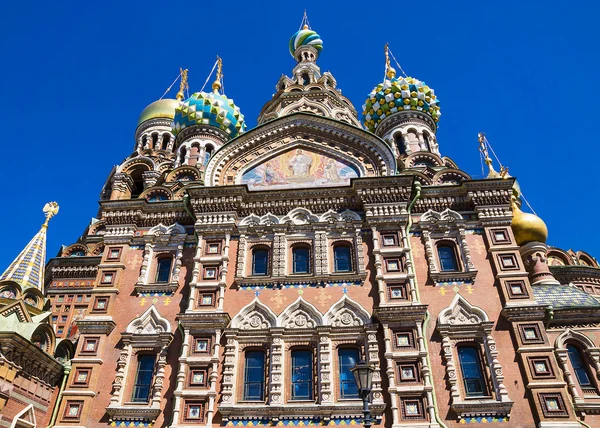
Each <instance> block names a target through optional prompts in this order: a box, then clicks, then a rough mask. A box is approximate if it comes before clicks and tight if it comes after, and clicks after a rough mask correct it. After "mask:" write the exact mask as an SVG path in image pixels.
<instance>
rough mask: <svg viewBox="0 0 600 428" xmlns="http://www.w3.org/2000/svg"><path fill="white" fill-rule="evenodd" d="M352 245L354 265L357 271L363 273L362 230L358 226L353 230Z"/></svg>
mask: <svg viewBox="0 0 600 428" xmlns="http://www.w3.org/2000/svg"><path fill="white" fill-rule="evenodd" d="M354 247H355V248H356V251H355V253H356V266H357V267H358V269H357V271H358V273H365V254H364V251H363V239H362V231H361V229H360V228H359V227H357V228H356V230H355V232H354Z"/></svg>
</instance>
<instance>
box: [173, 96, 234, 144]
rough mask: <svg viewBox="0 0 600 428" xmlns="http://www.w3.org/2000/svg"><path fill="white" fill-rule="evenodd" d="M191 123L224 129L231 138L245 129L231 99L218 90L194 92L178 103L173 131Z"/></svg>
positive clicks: (176, 131)
mask: <svg viewBox="0 0 600 428" xmlns="http://www.w3.org/2000/svg"><path fill="white" fill-rule="evenodd" d="M192 125H210V126H214V127H215V128H219V129H221V130H222V131H225V132H226V133H227V134H229V135H230V136H231V138H235V137H237V136H238V135H239V134H241V133H243V132H244V131H245V130H246V124H245V123H244V115H243V114H242V113H240V109H239V107H237V106H236V105H235V104H234V103H233V100H230V99H229V98H227V97H226V96H225V95H223V94H220V93H218V92H210V93H207V92H196V93H195V94H193V95H192V96H191V97H189V98H188V99H187V100H185V101H182V102H180V103H179V106H178V107H177V108H176V109H175V118H174V119H173V125H172V129H173V133H174V134H177V133H178V132H179V131H181V130H182V129H183V128H185V127H187V126H192Z"/></svg>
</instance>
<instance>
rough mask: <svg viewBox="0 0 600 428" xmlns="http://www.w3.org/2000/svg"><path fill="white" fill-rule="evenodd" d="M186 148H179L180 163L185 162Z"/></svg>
mask: <svg viewBox="0 0 600 428" xmlns="http://www.w3.org/2000/svg"><path fill="white" fill-rule="evenodd" d="M186 151H187V150H186V149H185V147H182V148H181V150H179V165H183V163H184V162H185V154H186Z"/></svg>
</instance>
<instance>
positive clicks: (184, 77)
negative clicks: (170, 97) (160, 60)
mask: <svg viewBox="0 0 600 428" xmlns="http://www.w3.org/2000/svg"><path fill="white" fill-rule="evenodd" d="M179 73H180V75H181V81H180V82H179V92H177V95H176V97H175V98H177V99H178V100H179V101H182V100H183V97H184V91H185V90H186V89H188V88H189V86H188V69H187V68H186V69H185V70H184V69H182V68H180V69H179Z"/></svg>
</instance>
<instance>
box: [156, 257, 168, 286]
mask: <svg viewBox="0 0 600 428" xmlns="http://www.w3.org/2000/svg"><path fill="white" fill-rule="evenodd" d="M171 264H172V260H171V259H170V258H168V257H163V258H161V259H158V263H157V265H156V282H169V280H170V279H171Z"/></svg>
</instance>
